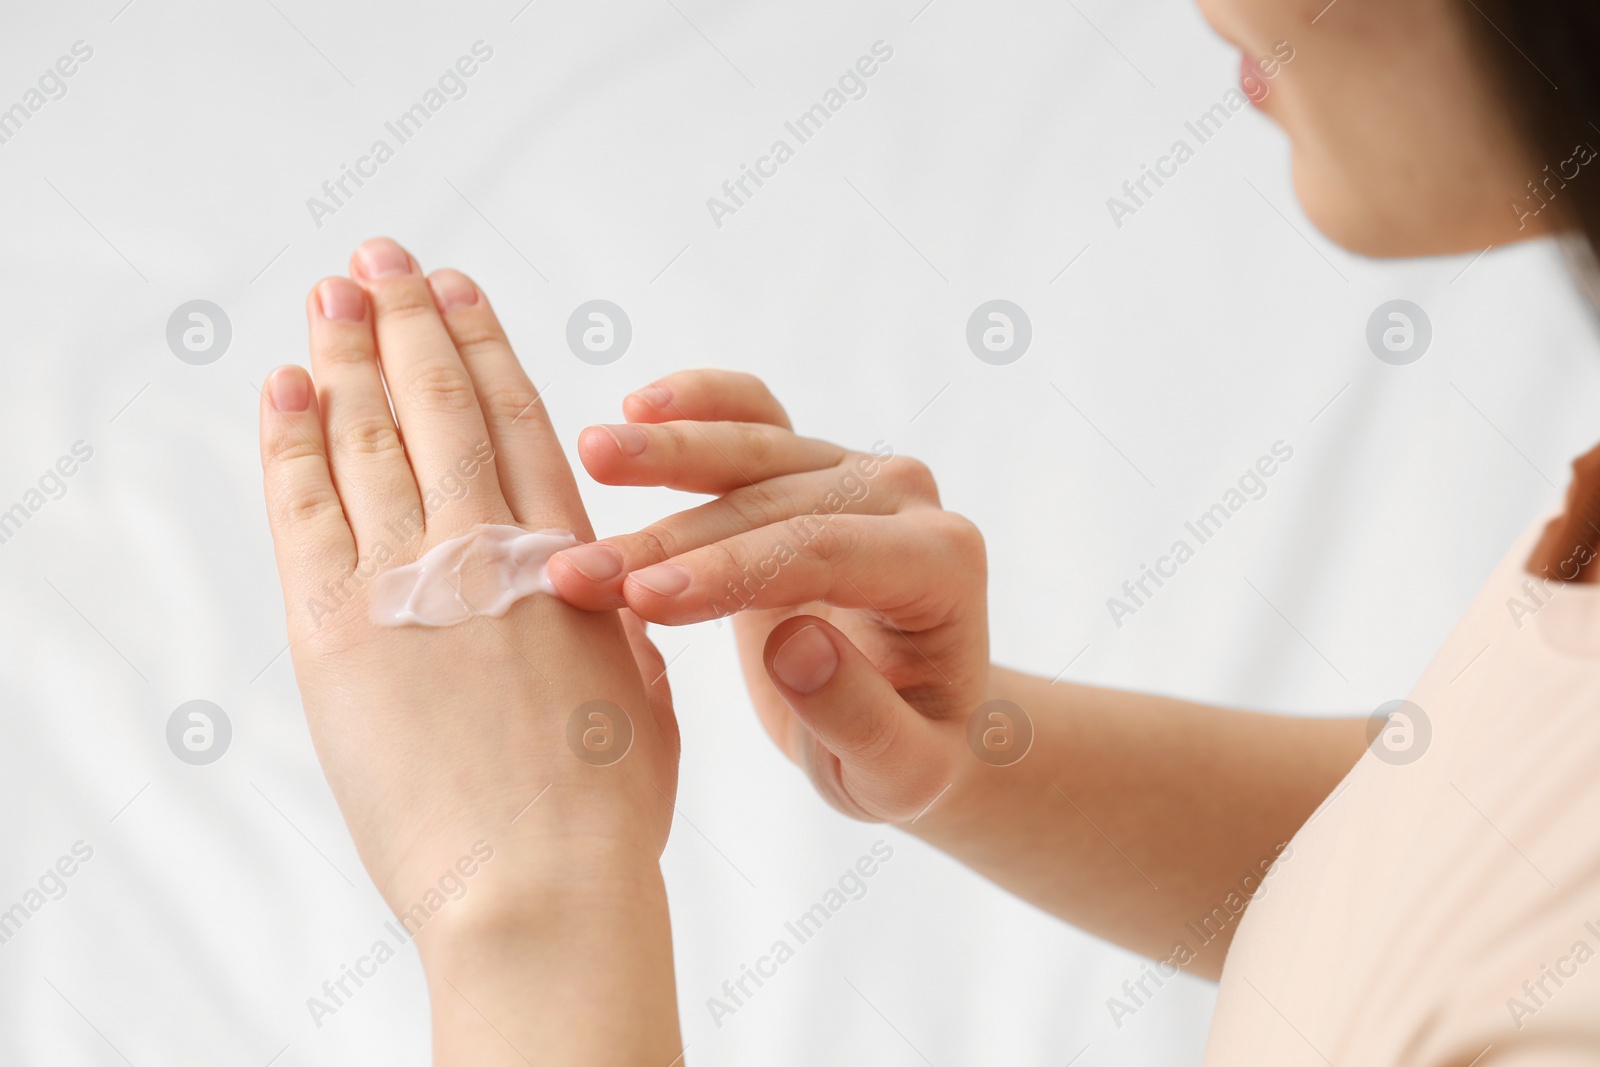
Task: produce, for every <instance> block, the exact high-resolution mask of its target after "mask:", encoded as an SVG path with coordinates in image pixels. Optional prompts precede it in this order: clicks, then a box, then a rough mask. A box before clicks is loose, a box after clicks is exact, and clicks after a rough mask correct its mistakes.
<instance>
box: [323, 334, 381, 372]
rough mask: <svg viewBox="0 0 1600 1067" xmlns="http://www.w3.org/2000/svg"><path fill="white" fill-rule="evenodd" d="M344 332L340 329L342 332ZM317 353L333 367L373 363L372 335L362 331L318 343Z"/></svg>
mask: <svg viewBox="0 0 1600 1067" xmlns="http://www.w3.org/2000/svg"><path fill="white" fill-rule="evenodd" d="M343 332H344V331H340V333H343ZM315 354H316V355H317V356H320V357H321V358H322V361H323V362H324V363H326V364H328V365H329V366H333V367H349V366H360V365H362V364H367V363H372V362H373V359H374V350H373V347H372V335H371V334H370V333H367V332H365V331H362V333H359V334H357V335H355V336H353V337H352V336H344V337H338V338H336V339H334V340H332V341H328V342H324V343H323V344H320V345H318V346H317V349H316V353H315Z"/></svg>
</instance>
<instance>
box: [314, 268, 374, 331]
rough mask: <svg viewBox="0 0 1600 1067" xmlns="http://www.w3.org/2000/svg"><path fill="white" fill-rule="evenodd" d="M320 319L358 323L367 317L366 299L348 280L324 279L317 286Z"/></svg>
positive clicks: (356, 286)
mask: <svg viewBox="0 0 1600 1067" xmlns="http://www.w3.org/2000/svg"><path fill="white" fill-rule="evenodd" d="M317 303H319V304H321V305H322V317H323V318H325V319H331V320H333V321H334V322H360V321H361V320H362V319H364V318H366V317H367V297H366V294H365V293H363V292H362V291H361V287H360V286H359V285H357V284H356V283H355V282H353V281H351V280H350V279H349V278H324V279H323V280H322V282H321V284H319V285H318V286H317Z"/></svg>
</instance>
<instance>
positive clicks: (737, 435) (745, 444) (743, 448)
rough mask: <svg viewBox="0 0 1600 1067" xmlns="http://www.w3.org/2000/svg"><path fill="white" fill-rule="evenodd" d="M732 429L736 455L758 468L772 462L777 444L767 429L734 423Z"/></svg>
mask: <svg viewBox="0 0 1600 1067" xmlns="http://www.w3.org/2000/svg"><path fill="white" fill-rule="evenodd" d="M731 427H732V432H733V446H734V449H735V454H736V455H738V456H741V457H743V458H744V459H745V461H746V462H747V463H749V464H750V465H752V466H755V467H757V468H761V467H764V466H766V465H767V464H768V463H769V462H771V460H772V456H773V453H774V452H775V451H776V448H777V443H776V442H775V441H774V440H773V438H772V435H771V434H770V433H768V432H767V429H766V427H763V426H758V425H756V424H755V423H749V422H736V423H732V424H731Z"/></svg>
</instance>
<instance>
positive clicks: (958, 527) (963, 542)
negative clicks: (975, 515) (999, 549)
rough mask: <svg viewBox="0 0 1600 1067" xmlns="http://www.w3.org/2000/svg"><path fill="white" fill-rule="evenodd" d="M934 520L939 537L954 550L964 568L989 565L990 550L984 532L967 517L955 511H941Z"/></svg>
mask: <svg viewBox="0 0 1600 1067" xmlns="http://www.w3.org/2000/svg"><path fill="white" fill-rule="evenodd" d="M937 514H938V516H939V517H938V518H937V519H935V520H934V528H935V529H936V530H937V531H938V533H939V536H940V537H941V538H942V539H943V540H944V541H945V542H946V543H947V544H948V545H950V547H951V548H952V549H953V550H954V552H955V556H956V560H957V561H958V562H959V563H960V564H961V565H962V567H963V568H967V567H972V568H983V567H984V566H986V564H987V559H988V549H987V546H986V545H985V544H984V540H983V531H981V530H979V529H978V524H977V523H975V522H973V521H972V520H971V519H969V518H967V517H966V516H965V515H958V514H956V513H955V512H953V511H940V512H938V513H937Z"/></svg>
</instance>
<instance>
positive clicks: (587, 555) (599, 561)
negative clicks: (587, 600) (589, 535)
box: [561, 545, 622, 582]
mask: <svg viewBox="0 0 1600 1067" xmlns="http://www.w3.org/2000/svg"><path fill="white" fill-rule="evenodd" d="M561 558H562V559H564V560H566V561H567V562H568V563H570V564H572V565H573V566H574V567H576V568H577V571H578V573H579V574H581V575H583V576H584V577H585V578H587V579H589V580H590V581H591V582H603V581H605V580H606V579H608V578H615V577H616V576H617V575H619V574H621V573H622V553H621V552H618V551H617V550H616V549H614V548H612V547H611V546H610V545H579V546H578V547H577V548H569V549H567V550H566V551H565V552H563V553H561Z"/></svg>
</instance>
